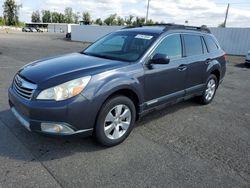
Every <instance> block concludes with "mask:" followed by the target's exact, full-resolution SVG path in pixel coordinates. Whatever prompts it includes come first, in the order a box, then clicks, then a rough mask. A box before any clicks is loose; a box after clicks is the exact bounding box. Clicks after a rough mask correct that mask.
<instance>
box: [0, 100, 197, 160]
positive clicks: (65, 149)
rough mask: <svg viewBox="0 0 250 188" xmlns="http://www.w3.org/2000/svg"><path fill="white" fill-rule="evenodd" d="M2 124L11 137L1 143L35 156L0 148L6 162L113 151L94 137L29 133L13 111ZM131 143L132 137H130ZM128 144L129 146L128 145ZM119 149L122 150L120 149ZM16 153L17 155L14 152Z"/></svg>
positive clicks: (168, 110) (165, 110)
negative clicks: (20, 147)
mask: <svg viewBox="0 0 250 188" xmlns="http://www.w3.org/2000/svg"><path fill="white" fill-rule="evenodd" d="M197 105H198V104H197V103H195V102H194V101H193V100H188V101H185V102H182V103H178V104H175V105H171V106H168V107H162V108H161V109H159V110H155V111H153V112H151V113H150V114H148V115H146V116H144V117H143V118H142V119H141V120H139V121H137V122H136V125H135V129H136V128H138V127H140V126H143V125H145V124H147V123H150V122H151V121H154V120H156V119H158V118H161V117H163V116H166V115H171V114H172V113H175V112H177V111H178V110H180V109H183V108H189V107H192V106H197ZM0 123H1V124H3V126H5V127H6V129H7V132H10V135H11V136H10V137H4V138H5V139H6V140H2V141H1V139H3V137H2V138H0V142H3V143H8V142H9V143H13V142H10V140H9V139H15V140H17V142H18V144H21V145H23V146H24V147H25V148H26V149H27V150H28V151H29V152H30V153H31V154H32V156H33V158H31V159H27V157H25V156H22V155H18V154H16V155H12V153H13V152H15V149H14V147H12V146H11V145H9V147H8V148H7V149H6V147H5V149H1V148H0V156H2V157H6V158H13V159H15V160H22V161H50V160H55V159H60V158H64V157H67V156H71V155H73V154H75V153H79V152H80V153H83V152H85V153H87V152H98V151H101V150H108V149H109V148H107V147H103V146H101V145H99V144H98V143H96V141H95V140H94V139H93V138H92V137H87V138H81V137H63V138H62V137H56V138H55V137H48V136H44V135H40V134H37V133H34V132H29V131H28V130H26V129H25V128H24V127H22V126H21V125H20V123H19V122H18V121H17V120H16V119H15V117H14V116H13V115H12V113H11V111H10V110H5V111H2V112H0ZM128 139H129V137H128ZM124 144H126V142H125V143H124ZM117 147H119V146H117ZM12 150H13V151H12Z"/></svg>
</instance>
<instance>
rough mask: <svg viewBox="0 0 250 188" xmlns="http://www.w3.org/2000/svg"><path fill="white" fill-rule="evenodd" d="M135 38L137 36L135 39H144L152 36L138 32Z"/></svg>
mask: <svg viewBox="0 0 250 188" xmlns="http://www.w3.org/2000/svg"><path fill="white" fill-rule="evenodd" d="M135 38H137V39H144V40H150V39H152V38H153V36H151V35H140V34H138V35H136V36H135Z"/></svg>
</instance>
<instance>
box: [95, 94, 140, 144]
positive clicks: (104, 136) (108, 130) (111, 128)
mask: <svg viewBox="0 0 250 188" xmlns="http://www.w3.org/2000/svg"><path fill="white" fill-rule="evenodd" d="M135 119H136V109H135V105H134V103H133V102H132V101H131V100H130V99H129V98H127V97H125V96H115V97H112V98H110V99H108V100H107V101H106V102H105V103H104V104H103V106H102V108H101V110H100V113H99V115H98V117H97V122H96V126H95V137H96V139H97V141H98V142H99V143H101V144H102V145H105V146H114V145H117V144H119V143H121V142H123V141H124V140H125V139H126V138H127V137H128V135H129V134H130V132H131V130H132V129H133V126H134V123H135Z"/></svg>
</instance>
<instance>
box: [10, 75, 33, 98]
mask: <svg viewBox="0 0 250 188" xmlns="http://www.w3.org/2000/svg"><path fill="white" fill-rule="evenodd" d="M36 88H37V85H36V84H33V83H31V82H29V81H27V80H25V79H24V78H22V77H20V76H19V75H16V76H15V78H14V81H13V89H14V90H15V92H16V93H17V94H18V95H19V96H21V97H23V98H25V99H28V100H30V99H31V97H32V95H33V93H34V91H35V89H36Z"/></svg>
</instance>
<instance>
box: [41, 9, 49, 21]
mask: <svg viewBox="0 0 250 188" xmlns="http://www.w3.org/2000/svg"><path fill="white" fill-rule="evenodd" d="M42 21H43V23H51V13H50V11H49V10H42Z"/></svg>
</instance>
